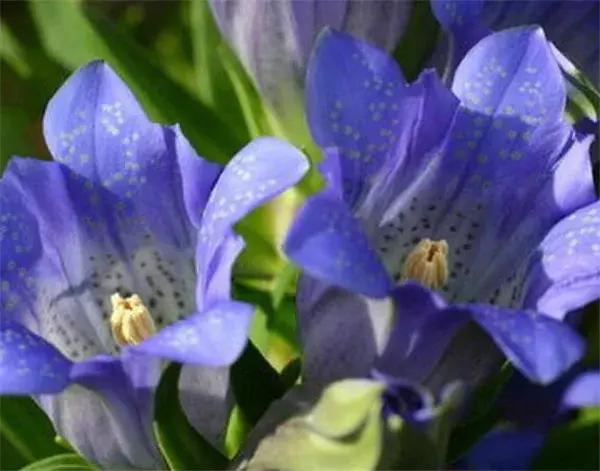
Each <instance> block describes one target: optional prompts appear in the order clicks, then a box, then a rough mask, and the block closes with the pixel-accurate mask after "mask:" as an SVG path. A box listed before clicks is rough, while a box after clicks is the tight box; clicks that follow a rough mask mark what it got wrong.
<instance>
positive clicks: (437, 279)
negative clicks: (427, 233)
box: [402, 239, 448, 289]
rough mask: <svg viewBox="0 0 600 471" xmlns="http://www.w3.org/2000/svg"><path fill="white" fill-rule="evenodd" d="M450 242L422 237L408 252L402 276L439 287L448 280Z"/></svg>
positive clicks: (430, 286)
mask: <svg viewBox="0 0 600 471" xmlns="http://www.w3.org/2000/svg"><path fill="white" fill-rule="evenodd" d="M447 257H448V244H447V243H446V241H445V240H438V241H433V240H431V239H422V240H420V241H419V243H418V244H417V245H416V246H415V248H414V249H412V251H411V252H410V253H409V254H408V257H406V260H405V262H404V265H403V266H402V278H403V279H408V280H415V281H418V282H420V283H422V284H424V285H425V286H427V287H428V288H433V289H439V288H441V287H443V286H444V285H445V284H446V281H448V258H447Z"/></svg>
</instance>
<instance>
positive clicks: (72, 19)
mask: <svg viewBox="0 0 600 471" xmlns="http://www.w3.org/2000/svg"><path fill="white" fill-rule="evenodd" d="M83 6H85V9H84V8H83ZM31 8H32V11H33V14H34V16H35V18H36V20H37V25H38V28H39V29H40V33H41V36H42V39H43V43H44V45H45V47H46V48H47V49H48V51H50V53H52V55H53V56H54V57H55V58H56V59H57V60H59V61H61V62H62V63H63V64H64V65H65V66H68V67H69V68H71V69H73V68H75V67H79V66H81V65H83V64H85V63H87V62H89V61H91V60H93V59H98V58H103V59H105V60H107V61H108V63H109V64H110V65H111V66H112V67H113V68H115V70H116V71H117V72H118V73H119V74H120V75H121V76H122V77H123V79H124V80H125V82H126V83H127V84H128V85H129V86H130V87H131V88H132V89H133V91H134V93H135V94H136V96H137V98H138V99H139V100H140V102H141V104H142V105H143V106H144V108H145V110H146V111H147V112H148V114H149V115H150V116H151V118H152V119H153V120H155V121H158V122H162V123H164V124H172V123H180V124H181V127H182V129H183V132H184V134H185V135H186V137H187V138H188V139H189V140H190V142H191V143H192V145H193V146H194V147H195V149H196V150H197V151H198V153H200V154H201V155H202V156H204V157H206V158H208V159H210V160H214V161H217V162H221V163H225V162H227V161H229V159H230V158H231V157H233V155H234V154H235V152H237V150H239V149H240V148H241V147H242V146H243V145H244V144H245V143H246V142H247V141H248V135H247V134H246V133H245V132H244V129H243V128H242V127H241V126H240V125H238V124H236V123H231V122H225V121H224V120H223V117H222V115H220V114H217V113H216V112H214V111H213V110H212V109H211V108H209V107H208V106H206V105H205V104H203V103H202V102H200V101H199V100H197V99H196V98H195V97H194V96H193V95H192V94H191V93H189V92H188V91H187V90H185V89H184V88H182V87H181V86H180V85H179V84H177V83H175V82H174V81H173V80H172V79H171V78H169V77H168V76H167V75H166V74H165V73H164V72H163V71H162V70H161V68H160V67H159V65H158V64H156V63H155V62H154V61H153V60H152V57H151V55H150V53H149V51H148V50H146V49H144V48H143V47H141V46H140V45H138V44H136V43H135V42H133V41H132V39H131V37H130V36H129V35H127V34H125V33H124V32H122V31H121V30H120V29H119V28H118V27H117V26H115V25H114V24H113V22H111V21H108V20H106V19H105V18H103V17H102V15H101V14H99V13H98V11H97V10H98V8H94V5H93V3H92V4H91V5H90V4H89V3H88V2H76V1H74V0H64V1H62V2H46V1H32V2H31Z"/></svg>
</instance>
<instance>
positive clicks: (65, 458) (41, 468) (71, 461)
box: [21, 453, 100, 471]
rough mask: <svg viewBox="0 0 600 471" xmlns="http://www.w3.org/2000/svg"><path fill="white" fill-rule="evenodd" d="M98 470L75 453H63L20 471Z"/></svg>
mask: <svg viewBox="0 0 600 471" xmlns="http://www.w3.org/2000/svg"><path fill="white" fill-rule="evenodd" d="M99 469H100V468H98V467H96V466H94V465H92V464H91V463H88V462H87V461H85V460H84V459H83V458H82V457H81V456H79V455H77V454H75V453H64V454H61V455H56V456H51V457H50V458H46V459H43V460H40V461H36V462H35V463H31V464H30V465H28V466H25V467H24V468H21V471H94V470H99Z"/></svg>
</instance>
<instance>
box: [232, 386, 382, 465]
mask: <svg viewBox="0 0 600 471" xmlns="http://www.w3.org/2000/svg"><path fill="white" fill-rule="evenodd" d="M382 390H383V385H381V384H380V383H377V382H375V381H370V380H362V379H356V380H343V381H340V382H338V383H334V384H333V385H331V386H329V387H328V388H327V389H326V390H325V391H324V392H323V394H322V395H321V397H320V399H319V400H318V402H317V404H316V406H315V407H314V408H313V409H312V410H311V411H308V412H307V413H304V414H302V413H300V415H296V416H295V417H292V418H290V419H287V420H285V422H283V423H282V424H281V425H279V426H278V427H277V429H276V430H275V432H274V433H273V434H272V435H269V436H267V437H266V438H264V439H263V440H262V442H260V444H259V445H258V448H257V449H256V451H255V452H254V454H253V456H252V457H251V458H250V459H248V460H246V461H244V462H243V464H242V469H248V470H258V469H261V470H262V469H282V470H283V469H285V470H291V471H293V470H304V469H330V470H346V469H348V467H349V466H351V468H352V469H357V470H369V469H375V467H376V465H377V462H378V461H379V457H380V454H381V446H382V437H383V422H382V418H381V391H382ZM294 392H295V391H294V390H291V391H290V393H292V394H293V393H294ZM296 402H298V403H299V404H298V405H297V407H295V408H296V410H299V411H301V410H302V409H303V406H302V404H301V402H300V401H296ZM275 407H276V408H277V407H280V408H282V410H281V412H280V414H281V416H282V417H285V416H286V415H289V413H290V411H292V410H294V404H292V405H289V404H288V405H287V406H285V405H284V406H282V405H280V404H275ZM267 419H269V420H270V424H269V425H271V426H273V425H274V423H276V422H277V421H276V417H275V418H273V417H267Z"/></svg>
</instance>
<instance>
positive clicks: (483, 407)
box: [448, 363, 514, 462]
mask: <svg viewBox="0 0 600 471" xmlns="http://www.w3.org/2000/svg"><path fill="white" fill-rule="evenodd" d="M513 372H514V369H513V367H512V366H511V365H510V364H508V363H505V364H504V366H503V367H502V369H501V370H500V371H499V372H498V373H497V374H495V375H494V376H492V377H490V378H488V380H486V381H485V382H484V383H483V384H482V385H481V386H480V387H478V388H477V389H476V390H475V391H474V392H473V393H472V394H471V395H470V398H469V404H468V406H467V407H468V409H467V410H466V411H465V417H464V418H463V419H462V420H461V421H460V423H459V424H458V426H457V427H456V428H455V429H454V431H453V432H452V435H451V437H450V443H449V444H448V461H449V462H453V461H454V460H455V459H457V458H458V457H460V456H461V455H462V454H463V453H465V452H466V451H467V450H469V449H470V448H471V447H472V446H473V445H474V444H475V443H476V442H477V441H478V440H479V439H480V438H481V437H482V436H483V435H485V434H486V433H487V432H489V431H490V430H492V428H493V427H494V426H495V425H496V424H497V423H498V421H499V420H500V418H501V413H500V410H499V409H498V407H497V406H496V399H497V398H498V395H499V394H500V393H501V391H502V389H503V388H504V386H505V385H506V383H507V382H508V380H509V379H510V377H511V376H512V374H513Z"/></svg>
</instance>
